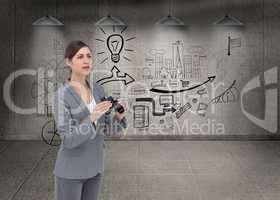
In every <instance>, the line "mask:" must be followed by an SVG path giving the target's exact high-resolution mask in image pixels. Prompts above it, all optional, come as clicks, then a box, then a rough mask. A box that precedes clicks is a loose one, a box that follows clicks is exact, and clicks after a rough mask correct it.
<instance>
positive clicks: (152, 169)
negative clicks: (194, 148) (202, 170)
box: [138, 160, 192, 174]
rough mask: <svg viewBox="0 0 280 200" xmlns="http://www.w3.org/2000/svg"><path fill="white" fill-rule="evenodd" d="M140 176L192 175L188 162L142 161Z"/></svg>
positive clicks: (140, 163)
mask: <svg viewBox="0 0 280 200" xmlns="http://www.w3.org/2000/svg"><path fill="white" fill-rule="evenodd" d="M138 173H140V174H191V173H192V171H191V167H190V165H189V162H188V161H186V160H140V161H139V164H138Z"/></svg>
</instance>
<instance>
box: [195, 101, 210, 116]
mask: <svg viewBox="0 0 280 200" xmlns="http://www.w3.org/2000/svg"><path fill="white" fill-rule="evenodd" d="M207 108H208V104H206V103H203V102H200V103H199V104H198V107H197V110H196V113H197V114H198V115H200V116H202V117H205V116H206V112H207Z"/></svg>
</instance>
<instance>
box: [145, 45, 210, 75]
mask: <svg viewBox="0 0 280 200" xmlns="http://www.w3.org/2000/svg"><path fill="white" fill-rule="evenodd" d="M170 49H171V51H172V55H171V58H170V57H169V58H168V57H166V54H167V52H166V50H164V49H151V50H150V51H149V52H148V54H147V56H146V58H145V60H144V62H145V66H146V67H147V68H149V69H150V71H151V72H152V73H151V76H152V77H154V79H166V78H168V79H191V80H200V79H201V77H202V73H203V72H205V70H207V56H206V55H205V54H204V53H203V51H201V50H200V51H196V50H192V51H190V52H189V53H188V54H185V53H184V45H183V42H182V41H179V40H178V41H176V42H173V43H172V44H171V47H170ZM196 49H197V48H196ZM199 49H202V47H200V48H199ZM202 68H203V69H202Z"/></svg>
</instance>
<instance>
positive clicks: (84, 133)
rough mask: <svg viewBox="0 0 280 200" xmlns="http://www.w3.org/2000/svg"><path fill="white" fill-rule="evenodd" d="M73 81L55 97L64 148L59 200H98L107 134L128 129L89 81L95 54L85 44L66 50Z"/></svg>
mask: <svg viewBox="0 0 280 200" xmlns="http://www.w3.org/2000/svg"><path fill="white" fill-rule="evenodd" d="M65 61H66V64H67V66H69V67H70V70H71V77H70V78H69V79H68V81H66V82H64V84H63V86H61V87H59V88H58V90H57V91H56V92H55V93H54V99H53V113H54V118H55V121H56V125H57V129H58V133H59V136H60V138H61V141H62V143H61V145H60V148H59V151H58V154H57V159H56V162H55V168H54V171H53V173H54V175H55V197H56V199H57V200H80V199H81V200H97V199H98V197H99V192H100V186H101V174H102V173H103V172H104V166H103V147H104V146H103V145H104V134H110V133H112V132H118V131H120V129H121V128H126V119H125V117H124V114H123V113H122V114H121V113H117V112H116V113H115V116H114V117H112V116H111V114H108V113H111V112H110V111H111V107H112V103H111V102H110V101H103V99H104V97H105V95H104V90H103V88H102V87H101V86H99V85H97V84H96V83H94V82H92V83H91V84H90V83H89V82H88V81H87V79H86V78H87V76H88V75H89V74H90V71H91V68H92V52H91V50H90V48H89V46H88V45H86V44H85V43H83V42H82V41H72V42H71V43H70V44H69V45H68V46H67V48H66V50H65Z"/></svg>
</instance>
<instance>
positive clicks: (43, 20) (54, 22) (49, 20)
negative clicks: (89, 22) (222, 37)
mask: <svg viewBox="0 0 280 200" xmlns="http://www.w3.org/2000/svg"><path fill="white" fill-rule="evenodd" d="M56 17H57V0H55V17H54V16H52V15H49V14H46V15H44V16H43V17H40V18H39V19H37V20H35V21H34V22H33V23H32V25H33V26H64V24H63V23H62V22H61V21H60V20H58V19H57V18H56Z"/></svg>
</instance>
